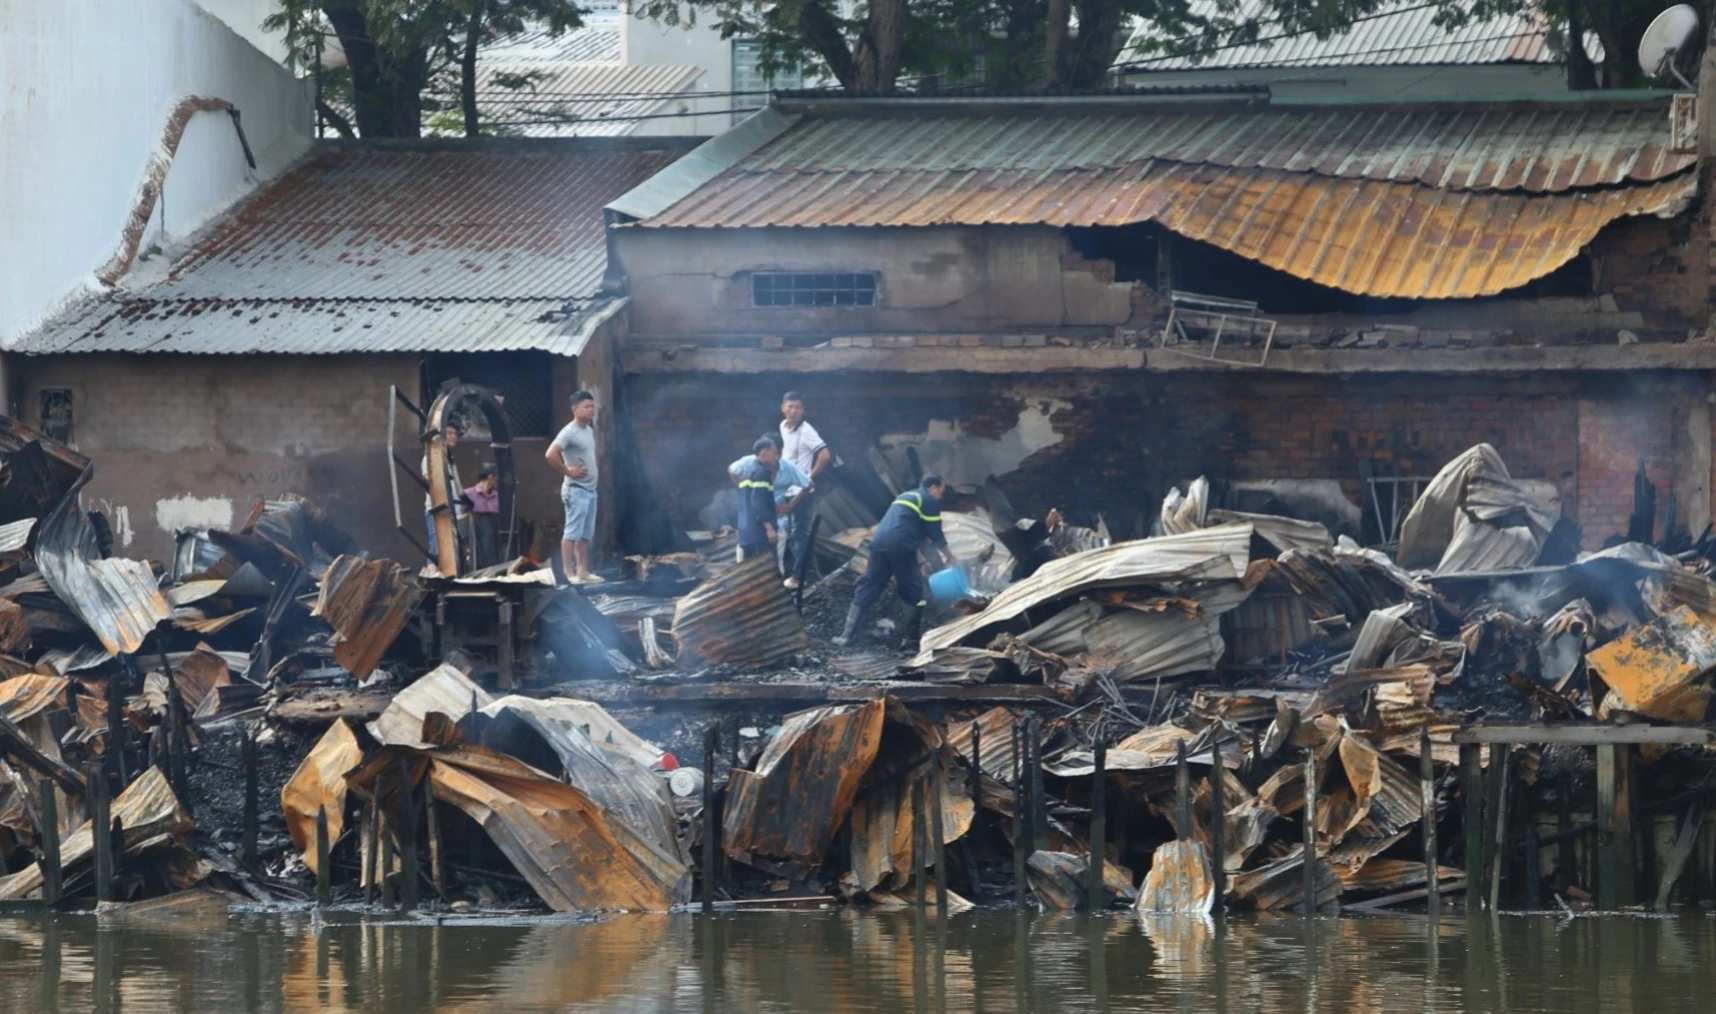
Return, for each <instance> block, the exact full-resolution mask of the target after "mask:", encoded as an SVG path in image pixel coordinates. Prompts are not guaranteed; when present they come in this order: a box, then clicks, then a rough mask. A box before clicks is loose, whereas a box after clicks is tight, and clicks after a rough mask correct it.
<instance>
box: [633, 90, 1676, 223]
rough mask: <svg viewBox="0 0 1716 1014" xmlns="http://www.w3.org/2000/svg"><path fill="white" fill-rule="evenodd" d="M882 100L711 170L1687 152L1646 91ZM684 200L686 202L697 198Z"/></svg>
mask: <svg viewBox="0 0 1716 1014" xmlns="http://www.w3.org/2000/svg"><path fill="white" fill-rule="evenodd" d="M871 108H872V109H873V108H875V107H871ZM885 108H886V109H887V111H885V112H877V113H874V114H869V111H868V110H866V114H865V115H852V114H841V113H840V112H839V111H838V109H836V110H835V111H834V112H832V113H830V114H829V115H818V116H811V117H806V118H805V119H803V120H801V121H799V122H798V123H796V124H794V125H792V126H790V127H789V128H787V129H785V130H784V132H783V133H781V134H780V135H779V136H778V137H776V138H775V139H774V140H772V141H770V142H769V143H767V144H764V145H762V146H761V147H760V148H758V149H757V150H756V151H755V152H753V153H751V154H749V155H748V156H747V157H744V158H742V159H740V160H738V161H737V162H736V164H734V165H733V166H732V168H731V169H729V170H728V173H727V176H726V178H725V179H718V180H717V181H716V182H717V184H721V183H726V184H729V185H731V184H732V183H734V182H735V181H736V180H738V179H739V178H741V177H745V176H752V175H764V176H771V177H775V179H774V180H771V181H770V183H771V185H775V184H779V185H782V186H783V187H784V188H785V189H788V190H790V191H793V194H791V195H788V196H789V197H790V196H797V195H798V194H802V193H803V192H806V191H810V192H814V193H820V194H824V195H827V196H828V197H829V198H830V201H831V203H833V199H834V198H836V197H843V196H845V194H847V193H848V192H849V191H851V190H853V189H857V188H860V187H861V186H862V185H863V183H864V180H863V179H862V177H864V176H866V175H870V174H876V175H881V174H887V175H888V176H898V175H908V176H910V177H911V179H912V181H913V182H916V183H919V184H922V185H924V186H925V187H926V188H927V187H929V186H932V185H933V186H935V187H936V189H937V190H938V191H940V192H942V193H946V192H950V191H952V190H954V189H956V188H955V187H953V186H951V185H949V184H951V183H954V182H958V183H961V184H965V183H967V182H969V181H968V180H966V179H964V178H961V179H959V180H943V179H942V178H941V177H942V176H943V175H944V174H951V173H962V172H965V173H1014V174H1018V179H1019V180H1022V181H1024V182H1026V183H1027V184H1028V185H1030V186H1033V187H1042V186H1047V185H1051V184H1052V183H1053V182H1054V181H1055V179H1056V177H1058V176H1061V175H1065V174H1071V173H1095V172H1103V171H1107V172H1117V171H1139V170H1142V169H1145V168H1147V167H1148V164H1149V163H1150V162H1151V161H1152V160H1159V161H1162V162H1171V163H1179V164H1184V165H1212V166H1221V167H1225V168H1235V169H1280V170H1283V171H1287V172H1301V173H1311V174H1315V175H1321V176H1331V177H1340V178H1346V179H1368V180H1378V181H1388V182H1396V183H1408V182H1410V183H1420V184H1423V185H1425V186H1432V187H1441V188H1445V189H1450V190H1525V191H1531V192H1551V191H1560V190H1570V189H1578V188H1584V187H1600V186H1615V185H1618V184H1623V183H1627V182H1649V181H1654V180H1660V179H1663V178H1665V177H1668V176H1672V175H1675V174H1678V173H1680V172H1683V171H1685V170H1686V169H1688V168H1690V167H1691V166H1692V165H1693V164H1694V163H1695V162H1696V161H1697V158H1696V156H1695V155H1693V154H1691V153H1674V152H1671V151H1670V150H1669V120H1668V105H1667V104H1666V103H1665V102H1655V101H1644V102H1601V103H1598V102H1593V103H1589V104H1565V103H1545V104H1539V105H1506V106H1495V105H1470V106H1447V105H1428V106H1416V107H1406V108H1401V107H1391V106H1344V107H1290V108H1279V107H1277V108H1269V107H1257V106H1246V107H1239V108H1235V107H1232V106H1228V107H1226V108H1213V109H1212V108H1200V107H1180V108H1177V109H1176V108H1171V107H1166V108H1165V107H1162V106H1157V107H1155V108H1152V107H1150V106H1148V105H1145V104H1143V103H1140V104H1139V105H1137V106H1134V107H1129V108H1128V107H1122V108H1118V109H1116V108H1114V107H1112V106H1108V107H1101V106H1095V105H1090V104H1081V103H1079V102H1078V101H1077V100H1070V101H1068V102H1066V103H1064V104H1063V105H1061V106H1060V107H1058V108H1057V107H1055V106H1053V105H1051V106H1048V107H1036V108H1031V109H1025V110H1019V111H1011V110H1006V109H1004V108H1002V107H994V108H989V109H985V108H984V107H982V106H974V107H973V108H972V110H971V111H970V112H949V111H930V112H921V113H920V112H914V109H913V106H912V104H911V103H908V102H902V103H896V104H894V105H892V106H891V107H885ZM789 111H790V110H789ZM855 111H856V110H855ZM807 183H808V184H810V185H809V186H805V185H803V184H807ZM695 196H696V197H697V201H696V202H695V203H696V204H698V205H702V204H703V203H704V198H705V197H706V196H707V194H706V193H697V194H695ZM838 203H839V205H840V206H842V207H844V206H846V205H847V204H849V203H850V202H848V201H844V200H841V201H839V202H838ZM670 211H674V212H679V211H680V209H679V208H677V207H675V208H673V209H670ZM651 224H663V223H658V222H653V221H652V222H651ZM681 224H685V223H681ZM759 224H760V223H759Z"/></svg>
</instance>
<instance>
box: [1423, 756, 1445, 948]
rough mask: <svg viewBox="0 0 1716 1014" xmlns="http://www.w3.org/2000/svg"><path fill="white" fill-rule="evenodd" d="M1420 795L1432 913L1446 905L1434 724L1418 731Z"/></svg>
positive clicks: (1426, 890) (1425, 874)
mask: <svg viewBox="0 0 1716 1014" xmlns="http://www.w3.org/2000/svg"><path fill="white" fill-rule="evenodd" d="M1418 798H1419V805H1420V806H1421V807H1422V808H1423V810H1424V876H1425V877H1426V878H1427V879H1426V880H1425V881H1424V891H1425V898H1426V899H1427V901H1428V904H1429V908H1430V914H1431V915H1435V914H1436V910H1437V909H1438V908H1440V907H1441V904H1442V885H1441V882H1440V881H1439V879H1438V878H1437V874H1436V870H1437V867H1436V854H1437V848H1436V761H1435V758H1434V757H1432V756H1431V753H1430V723H1429V722H1425V723H1424V727H1423V728H1422V729H1420V730H1419V732H1418Z"/></svg>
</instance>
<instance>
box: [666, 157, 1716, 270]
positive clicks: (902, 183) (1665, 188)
mask: <svg viewBox="0 0 1716 1014" xmlns="http://www.w3.org/2000/svg"><path fill="white" fill-rule="evenodd" d="M817 179H819V180H820V181H822V183H823V185H821V186H819V187H815V188H812V187H789V186H785V185H783V183H782V181H781V179H780V178H779V177H777V176H772V175H746V174H731V175H728V176H726V177H724V178H722V179H720V180H717V181H716V182H714V183H712V184H710V185H709V186H708V187H705V188H703V189H702V190H701V191H699V192H698V193H696V194H694V195H693V197H692V198H690V199H688V200H686V201H683V202H681V203H680V204H679V205H677V206H676V207H675V208H673V209H669V211H667V212H666V213H665V214H663V215H661V216H659V217H658V218H655V219H652V220H650V221H649V222H648V223H647V224H648V225H651V226H725V227H733V226H826V225H850V226H930V225H1036V224H1042V225H1054V226H1091V225H1124V224H1129V223H1134V222H1147V221H1154V222H1159V223H1161V224H1162V225H1163V226H1165V227H1166V228H1168V229H1171V230H1173V231H1174V232H1176V233H1179V234H1180V235H1183V236H1186V237H1188V238H1191V239H1195V240H1201V241H1203V242H1206V243H1210V244H1212V245H1214V246H1218V247H1221V248H1222V249H1225V250H1229V251H1231V252H1233V253H1236V254H1239V255H1240V256H1242V257H1246V258H1248V259H1251V260H1255V261H1258V262H1259V263H1262V264H1266V265H1268V266H1270V267H1272V268H1276V269H1278V270H1281V271H1285V272H1287V273H1288V274H1291V275H1295V276H1297V277H1300V278H1305V279H1309V280H1311V281H1314V282H1318V283H1319V284H1323V285H1328V286H1331V287H1334V288H1338V289H1343V290H1346V291H1348V292H1355V293H1360V294H1364V295H1374V296H1399V297H1409V298H1418V299H1443V298H1453V297H1460V296H1478V295H1490V294H1493V293H1497V292H1503V291H1505V290H1507V289H1511V288H1514V287H1516V286H1519V285H1523V284H1524V283H1526V282H1528V281H1531V280H1532V279H1534V278H1539V277H1542V276H1543V275H1545V274H1548V273H1549V272H1550V271H1553V270H1554V269H1556V268H1557V267H1560V266H1561V265H1562V264H1565V263H1566V262H1567V261H1568V260H1570V259H1572V257H1573V256H1574V255H1575V254H1577V253H1578V252H1579V250H1580V248H1582V247H1583V246H1584V245H1585V244H1586V243H1589V242H1590V241H1591V239H1592V238H1593V237H1595V236H1596V234H1597V233H1598V231H1600V230H1601V229H1602V228H1603V227H1604V226H1606V225H1608V224H1609V223H1610V222H1612V221H1614V220H1615V219H1617V218H1621V217H1623V216H1627V215H1639V214H1656V215H1670V214H1676V213H1678V212H1679V211H1680V210H1681V209H1682V208H1684V207H1685V205H1686V203H1687V201H1689V200H1690V199H1691V197H1692V194H1693V192H1694V189H1695V186H1696V179H1695V178H1694V177H1693V176H1691V175H1686V176H1682V177H1679V178H1677V179H1671V180H1668V181H1666V182H1663V183H1657V184H1653V185H1651V186H1647V187H1636V188H1628V189H1620V190H1602V191H1595V192H1591V193H1579V194H1564V195H1547V196H1528V195H1523V194H1516V193H1497V192H1490V193H1473V192H1459V191H1448V190H1439V189H1431V188H1428V187H1422V186H1418V185H1412V184H1393V183H1375V182H1370V181H1361V180H1344V179H1331V178H1329V177H1323V176H1312V175H1306V174H1303V173H1288V172H1276V171H1270V170H1257V169H1250V170H1234V169H1221V168H1216V167H1210V166H1198V167H1188V166H1173V165H1170V166H1162V165H1160V164H1159V163H1157V164H1145V165H1142V166H1137V167H1133V168H1130V169H1124V170H1101V171H1094V172H1074V173H1063V174H1057V175H1043V174H1032V173H1028V172H1024V171H985V172H966V173H958V174H954V173H930V172H921V173H910V172H893V173H876V174H842V175H840V176H838V177H818V178H817ZM835 180H838V181H839V182H838V183H836V182H835Z"/></svg>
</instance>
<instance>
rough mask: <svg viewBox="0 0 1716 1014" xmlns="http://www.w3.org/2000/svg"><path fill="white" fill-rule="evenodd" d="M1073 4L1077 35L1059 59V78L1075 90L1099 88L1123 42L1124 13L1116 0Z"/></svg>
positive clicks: (1098, 0)
mask: <svg viewBox="0 0 1716 1014" xmlns="http://www.w3.org/2000/svg"><path fill="white" fill-rule="evenodd" d="M1076 7H1077V9H1078V37H1077V38H1076V39H1074V40H1073V42H1072V44H1071V45H1070V46H1069V47H1067V52H1066V53H1065V55H1064V56H1063V57H1062V59H1061V81H1062V82H1063V83H1064V84H1065V85H1066V87H1068V88H1071V89H1075V90H1079V91H1084V90H1087V89H1091V88H1101V87H1102V86H1104V85H1106V84H1107V83H1108V74H1109V69H1110V68H1112V67H1113V66H1114V61H1115V58H1116V57H1118V56H1119V55H1120V49H1121V47H1122V46H1124V45H1125V44H1126V43H1125V40H1124V39H1122V38H1121V35H1120V26H1121V23H1122V19H1123V18H1124V17H1125V14H1124V12H1123V11H1122V10H1121V8H1120V3H1119V0H1076Z"/></svg>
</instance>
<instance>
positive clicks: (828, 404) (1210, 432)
mask: <svg viewBox="0 0 1716 1014" xmlns="http://www.w3.org/2000/svg"><path fill="white" fill-rule="evenodd" d="M628 383H629V384H631V385H632V388H631V390H632V391H633V395H632V396H633V399H634V401H633V403H634V406H635V409H636V410H635V413H634V423H635V426H636V431H637V434H638V440H639V444H640V450H641V451H642V453H643V454H644V456H645V460H646V465H647V468H648V471H649V473H650V476H651V479H652V481H653V482H654V483H655V484H656V488H657V492H658V494H659V495H660V496H661V497H662V498H663V500H664V502H665V503H666V504H667V506H668V508H669V510H670V512H671V513H672V514H673V515H674V517H675V518H676V520H678V521H679V522H680V523H681V524H684V525H687V526H690V525H693V524H694V523H695V516H696V512H697V510H698V509H699V508H701V507H702V506H703V505H704V504H706V503H707V502H708V500H709V498H710V496H711V495H712V494H713V493H714V492H715V491H717V490H719V489H721V488H722V483H723V482H724V476H723V473H722V468H723V466H724V465H725V464H726V463H727V462H728V461H731V460H732V459H733V458H735V457H737V456H739V455H740V454H742V453H745V450H746V449H747V448H748V447H749V444H750V441H751V440H752V439H754V438H755V436H756V435H757V434H758V433H761V432H763V431H764V430H766V429H768V428H771V427H772V426H773V425H774V424H775V422H776V421H777V420H778V412H777V407H776V406H777V404H778V400H779V395H780V392H781V391H783V390H785V389H786V388H787V387H788V386H789V385H792V386H796V387H797V388H798V389H799V390H801V391H802V392H803V393H804V394H805V396H806V398H807V399H808V400H809V402H810V404H811V406H812V408H811V412H812V419H813V421H814V422H815V423H816V425H817V427H818V428H819V429H820V430H821V432H822V434H823V436H824V437H825V438H826V439H827V440H828V441H829V442H830V443H831V444H832V445H833V446H834V447H835V448H836V449H837V450H838V451H839V452H840V453H841V454H842V455H843V456H844V457H847V458H859V457H862V455H863V452H864V450H865V448H867V447H869V446H871V445H872V444H874V443H875V441H876V440H877V438H878V437H879V436H881V435H883V434H898V433H913V432H923V431H924V429H925V428H926V427H927V426H928V424H929V421H930V420H931V419H941V420H949V419H954V420H958V421H959V424H960V427H961V429H962V430H963V432H965V433H966V434H968V435H972V436H979V437H985V436H986V437H995V436H998V435H1000V434H1001V433H1004V432H1005V431H1006V430H1007V429H1008V428H1010V427H1012V426H1013V425H1014V423H1015V422H1016V421H1017V419H1018V418H1019V409H1020V405H1021V404H1022V402H1023V401H1024V400H1025V399H1028V398H1032V397H1041V398H1045V399H1053V400H1054V401H1056V402H1057V403H1060V404H1063V405H1065V406H1066V407H1064V408H1060V409H1059V410H1058V411H1056V413H1055V414H1054V415H1053V416H1052V422H1053V425H1054V429H1055V432H1056V434H1057V435H1058V436H1059V437H1060V438H1061V439H1060V441H1059V442H1058V443H1055V444H1053V445H1052V446H1049V447H1046V448H1044V449H1042V450H1039V451H1037V452H1036V453H1034V454H1032V455H1031V456H1030V457H1028V458H1027V459H1025V460H1024V461H1023V462H1022V463H1021V465H1020V466H1019V467H1018V468H1017V469H1015V470H1013V471H1011V472H1008V473H1006V474H1004V475H1002V476H1000V477H999V478H1000V481H1001V484H1002V487H1003V488H1004V489H1005V490H1006V491H1007V493H1008V495H1009V497H1010V498H1011V499H1012V500H1013V501H1014V504H1015V506H1016V507H1018V508H1019V509H1020V510H1022V511H1026V512H1030V513H1036V512H1040V511H1042V510H1045V509H1047V508H1049V507H1059V508H1061V509H1062V510H1069V509H1070V510H1071V512H1072V513H1073V514H1074V516H1082V517H1084V518H1086V519H1094V516H1095V514H1096V513H1097V512H1101V513H1102V514H1103V515H1104V517H1105V518H1106V519H1107V520H1108V521H1109V524H1110V526H1111V528H1113V529H1114V530H1115V531H1116V532H1117V533H1120V534H1125V535H1134V534H1138V533H1139V532H1140V531H1142V530H1143V529H1144V528H1145V527H1146V526H1147V525H1148V523H1149V520H1150V519H1151V518H1153V517H1154V515H1155V513H1156V511H1157V508H1158V506H1159V504H1160V500H1161V497H1162V495H1163V493H1164V492H1165V491H1166V489H1167V487H1168V486H1169V485H1171V484H1174V483H1177V482H1181V481H1183V480H1185V479H1188V478H1191V477H1194V476H1197V475H1207V476H1209V477H1210V478H1212V479H1226V480H1260V479H1333V480H1336V481H1338V482H1340V483H1341V486H1342V488H1343V489H1344V490H1345V491H1346V494H1347V496H1348V498H1349V499H1351V500H1352V501H1353V502H1354V503H1358V502H1360V501H1361V494H1362V492H1363V484H1362V482H1361V478H1360V476H1361V474H1362V473H1361V467H1362V466H1361V465H1360V461H1361V460H1362V459H1369V460H1370V461H1371V462H1372V463H1373V464H1374V467H1375V469H1376V471H1377V472H1378V473H1381V474H1399V475H1406V476H1412V475H1419V476H1430V475H1433V474H1434V473H1435V472H1436V470H1437V469H1439V468H1440V467H1441V466H1442V465H1443V464H1445V463H1446V462H1447V461H1448V460H1449V459H1450V458H1452V457H1453V456H1455V455H1456V454H1459V453H1460V452H1461V451H1463V450H1465V449H1466V448H1468V447H1470V446H1472V445H1473V444H1476V443H1479V442H1488V443H1490V444H1492V445H1494V446H1495V447H1496V449H1497V450H1498V451H1499V452H1500V453H1501V455H1502V458H1503V460H1505V461H1506V462H1507V464H1508V467H1509V469H1510V471H1511V472H1512V473H1513V474H1514V475H1515V476H1516V477H1519V478H1529V479H1542V480H1547V481H1549V482H1552V483H1554V484H1555V485H1556V487H1557V488H1558V489H1559V490H1560V491H1561V494H1562V500H1563V509H1564V510H1565V511H1566V512H1567V513H1568V515H1569V516H1571V517H1572V518H1573V519H1574V520H1576V521H1577V522H1579V524H1580V526H1581V528H1582V529H1583V531H1584V533H1585V538H1586V543H1587V545H1588V546H1591V547H1595V546H1597V545H1600V544H1601V542H1602V540H1603V539H1604V538H1606V537H1607V536H1608V535H1611V534H1613V533H1615V532H1618V531H1624V530H1625V526H1626V517H1627V514H1628V513H1629V512H1630V510H1631V507H1632V500H1631V497H1632V475H1633V470H1634V469H1635V468H1636V466H1637V464H1638V460H1639V458H1640V457H1641V456H1642V457H1644V458H1645V459H1646V461H1647V470H1648V472H1649V474H1650V476H1651V478H1652V479H1653V481H1655V482H1657V484H1658V487H1659V501H1662V500H1664V499H1666V497H1665V494H1666V493H1667V492H1669V491H1670V490H1671V489H1677V488H1678V486H1677V484H1678V485H1685V484H1687V483H1689V482H1692V481H1694V480H1696V481H1697V482H1699V483H1702V484H1705V485H1707V484H1708V480H1709V474H1708V472H1707V471H1706V472H1704V473H1703V474H1702V475H1699V474H1697V473H1699V472H1700V469H1699V468H1697V467H1691V466H1688V465H1687V464H1686V452H1687V449H1688V443H1687V437H1686V432H1687V425H1686V420H1687V419H1688V418H1689V416H1688V412H1689V411H1690V409H1692V408H1693V407H1696V405H1698V404H1700V403H1701V402H1702V400H1703V398H1704V396H1705V392H1706V390H1707V385H1706V382H1705V381H1704V380H1703V379H1702V378H1697V377H1686V376H1681V377H1643V378H1638V379H1635V380H1632V381H1629V382H1627V383H1625V384H1615V383H1612V382H1599V381H1592V380H1583V381H1582V380H1579V379H1576V378H1573V377H1554V376H1539V377H1521V376H1511V377H1498V376H1481V377H1480V376H1474V377H1465V376H1417V375H1414V376H1392V377H1375V376H1372V377H1359V378H1340V377H1283V376H1267V375H1258V374H1244V375H1241V374H1225V373H1220V374H1218V373H1211V374H1160V373H1157V374H1148V373H1135V374H1121V375H1107V376H1100V377H1086V378H1082V379H1078V380H1058V381H1055V380H1047V379H1042V380H1032V379H1028V378H1018V377H981V376H973V375H959V376H951V375H948V376H935V377H928V378H924V377H905V376H888V375H876V374H850V375H844V376H839V377H816V378H804V377H800V378H788V377H774V376H763V377H721V378H712V377H703V378H699V377H685V376H677V377H672V378H668V377H660V376H657V377H651V376H638V377H633V378H630V379H629V380H628ZM1702 418H1703V419H1704V420H1705V422H1704V425H1705V427H1706V428H1708V426H1709V423H1708V415H1707V414H1706V415H1705V416H1703V417H1702ZM1702 450H1703V451H1704V455H1705V457H1706V458H1708V457H1709V445H1708V443H1706V444H1704V445H1702ZM1705 467H1708V466H1705ZM1681 499H1682V501H1683V506H1682V517H1683V518H1684V516H1685V512H1686V507H1685V506H1684V504H1685V503H1686V502H1688V501H1690V499H1691V497H1690V496H1689V495H1686V494H1684V493H1683V494H1682V495H1681ZM1665 506H1666V505H1665Z"/></svg>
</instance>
